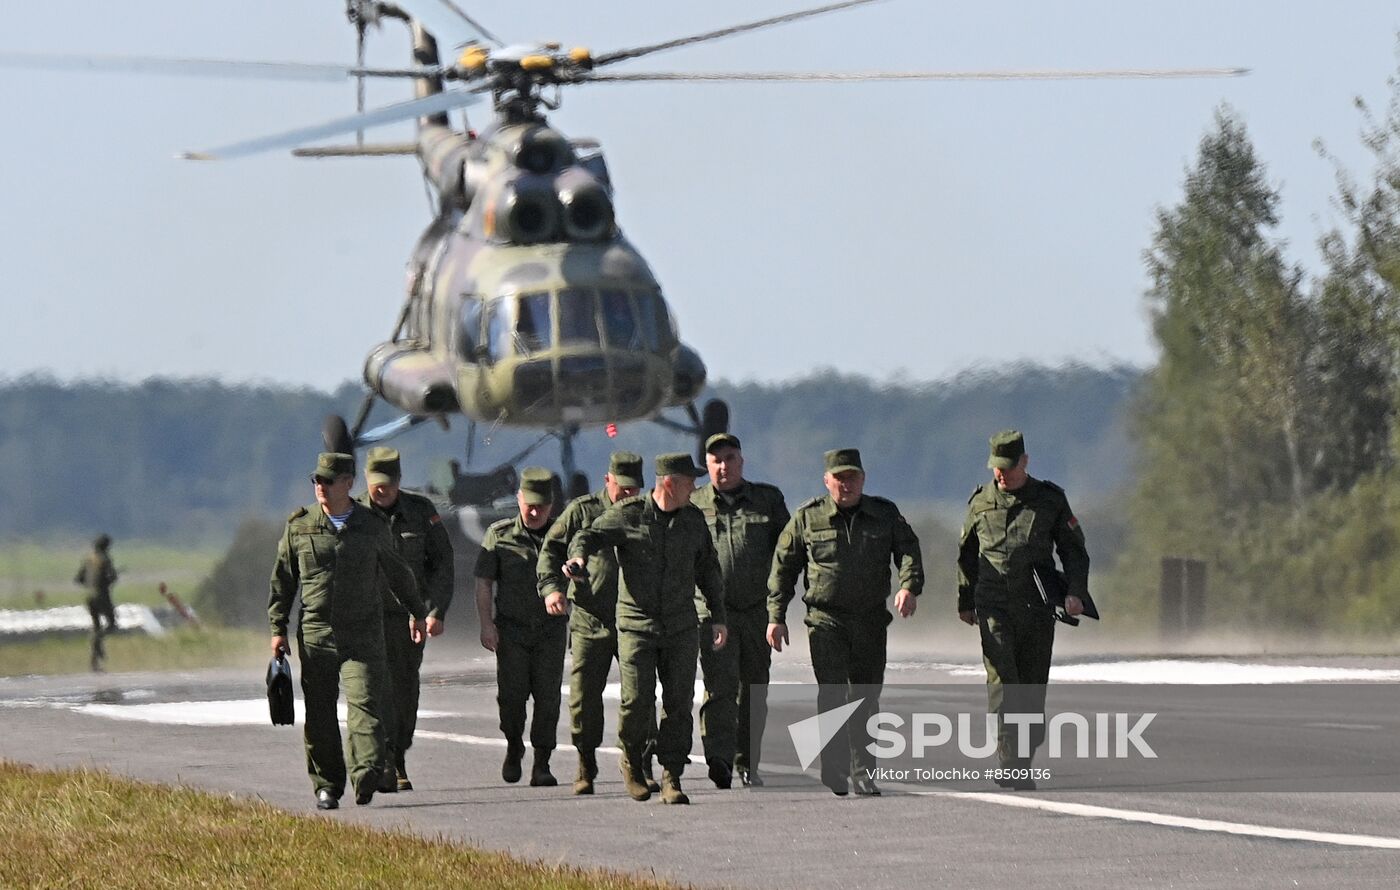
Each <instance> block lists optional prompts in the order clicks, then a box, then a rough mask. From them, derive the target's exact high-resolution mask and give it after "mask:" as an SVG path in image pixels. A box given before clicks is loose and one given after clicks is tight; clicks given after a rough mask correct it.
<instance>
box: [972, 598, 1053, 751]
mask: <svg viewBox="0 0 1400 890" xmlns="http://www.w3.org/2000/svg"><path fill="white" fill-rule="evenodd" d="M977 624H978V626H979V627H980V628H981V631H982V662H983V664H985V665H986V667H987V711H988V712H989V713H990V712H995V713H996V715H997V756H998V758H999V759H1000V761H1001V764H1002V765H1003V766H1009V767H1016V766H1025V765H1027V764H1029V763H1030V757H1025V758H1021V757H1019V756H1017V753H1018V748H1019V744H1020V737H1019V735H1018V734H1017V729H1018V727H1017V725H1016V724H1015V723H1012V724H1011V725H1008V724H1007V723H1006V721H1005V720H1004V719H1002V718H1003V716H1004V715H1006V714H1040V715H1042V717H1043V716H1044V714H1045V684H1046V683H1048V682H1049V680H1050V655H1051V651H1052V650H1053V649H1054V646H1055V617H1054V615H1053V614H1051V613H1050V611H1049V610H1048V609H1046V608H1045V606H1043V605H1042V604H1040V603H1015V604H1011V605H1007V606H983V605H979V606H978V607H977ZM1044 741H1045V724H1044V721H1042V722H1040V723H1038V724H1035V725H1032V726H1030V727H1029V744H1030V748H1029V751H1030V753H1031V755H1032V756H1034V754H1035V750H1036V749H1037V748H1039V747H1040V745H1041V744H1042V743H1043V742H1044Z"/></svg>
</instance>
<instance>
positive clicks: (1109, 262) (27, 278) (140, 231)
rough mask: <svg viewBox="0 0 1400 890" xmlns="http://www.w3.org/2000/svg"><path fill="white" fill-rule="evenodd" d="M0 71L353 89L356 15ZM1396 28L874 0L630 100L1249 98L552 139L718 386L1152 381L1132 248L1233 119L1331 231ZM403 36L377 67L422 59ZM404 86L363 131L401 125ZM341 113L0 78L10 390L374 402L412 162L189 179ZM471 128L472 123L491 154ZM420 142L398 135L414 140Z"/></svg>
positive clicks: (536, 10) (1359, 168) (31, 23)
mask: <svg viewBox="0 0 1400 890" xmlns="http://www.w3.org/2000/svg"><path fill="white" fill-rule="evenodd" d="M462 2H463V4H464V5H465V6H466V8H468V9H469V11H471V12H472V13H473V14H474V15H476V16H477V17H478V18H479V19H480V20H482V22H483V23H484V24H486V25H487V26H488V27H489V28H491V29H492V30H493V31H495V32H496V33H497V34H500V35H501V36H502V37H504V38H506V39H507V40H509V41H520V42H527V41H536V40H539V41H543V40H550V39H558V40H560V41H562V42H564V44H565V45H577V44H582V45H586V46H590V47H592V48H593V49H594V51H595V52H601V51H606V50H609V49H614V48H618V47H624V46H632V45H637V44H644V43H650V42H654V41H656V40H660V39H665V38H669V37H673V36H679V35H683V34H689V33H693V32H697V31H702V30H706V29H710V28H714V27H719V26H722V25H726V24H730V23H733V22H738V21H745V20H749V19H753V18H759V17H763V16H766V15H774V14H778V13H781V12H786V11H791V10H793V9H797V8H801V7H802V6H803V5H804V3H803V2H802V0H743V2H741V0H707V2H705V3H687V4H679V3H656V2H644V0H607V2H594V3H579V2H576V0H575V2H562V0H536V2H531V3H518V2H512V3H506V2H503V0H483V2H468V0H462ZM0 7H3V9H4V20H5V23H6V27H5V28H4V29H3V31H0V50H7V49H8V50H18V49H23V50H28V51H36V52H38V51H50V52H68V53H93V54H124V55H165V56H172V55H173V56H186V57H215V58H235V59H247V60H296V61H312V62H336V63H349V62H350V61H352V59H353V32H352V31H351V29H350V27H349V26H348V25H347V24H346V23H345V21H344V19H343V4H342V3H341V2H340V0H241V2H239V3H190V2H188V0H131V2H125V3H120V4H111V3H97V2H82V3H80V2H67V0H49V2H45V3H27V2H19V0H0ZM1397 29H1400V9H1398V8H1397V7H1396V5H1395V4H1394V2H1393V0H1392V2H1370V0H1344V2H1332V3H1323V2H1319V0H1300V2H1295V3H1290V4H1286V5H1285V4H1278V3H1273V2H1263V0H1245V2H1236V3H1229V4H1221V3H1216V2H1204V0H1171V2H1166V0H1149V2H1140V3H1115V2H1106V0H1105V2H1090V0H1063V2H1055V3H1043V2H1042V3H1032V2H1024V0H1010V2H1003V3H997V4H970V3H964V4H954V3H944V2H931V0H885V2H881V3H876V4H873V5H871V6H870V7H866V8H860V9H856V10H851V11H846V12H841V13H836V14H834V15H831V16H827V17H823V18H819V19H814V20H811V21H806V22H799V23H796V24H792V25H787V26H783V27H780V28H775V29H771V30H769V31H766V32H762V33H756V34H749V35H743V36H739V37H735V38H732V39H729V40H726V41H721V42H716V43H713V44H710V45H706V46H699V47H691V48H687V49H683V50H677V51H674V52H669V53H665V54H658V55H655V56H652V57H649V58H647V59H644V60H638V61H633V62H629V63H626V64H625V65H619V66H618V68H617V69H616V70H618V71H622V70H624V69H630V70H648V71H650V70H775V69H801V70H811V69H829V70H865V69H953V70H977V69H1006V68H1013V69H1026V68H1104V67H1130V68H1142V67H1196V66H1211V67H1216V66H1242V67H1247V68H1250V69H1252V73H1251V74H1250V75H1249V76H1247V77H1243V78H1234V79H1222V80H1161V81H1126V82H1125V81H1109V82H1085V81H1070V82H1053V83H1032V82H1012V83H980V82H953V83H881V84H851V85H781V84H743V85H678V84H660V85H618V84H597V85H593V86H585V87H579V88H574V89H571V90H568V91H566V92H565V94H564V96H563V99H564V105H563V108H562V109H561V110H560V111H558V112H556V113H555V114H554V115H553V116H552V118H551V119H552V121H553V123H554V124H555V125H556V126H557V127H558V128H559V129H561V130H562V131H563V132H564V133H566V134H567V135H569V136H572V137H595V138H597V139H599V140H601V142H602V145H603V147H604V150H605V152H606V154H607V158H608V163H609V166H610V168H611V171H612V175H613V180H614V185H615V187H616V189H617V193H616V203H617V207H618V218H619V222H620V223H621V225H622V226H623V229H624V231H625V232H626V234H627V236H628V237H629V238H630V239H631V240H632V242H633V243H634V244H636V245H637V247H638V248H639V249H640V250H641V251H642V253H643V254H644V255H645V256H646V257H647V259H648V261H649V262H650V263H651V265H652V268H653V270H654V271H655V273H656V274H657V276H658V278H659V280H660V281H661V283H662V286H663V289H664V292H665V293H666V295H667V298H668V299H669V301H670V303H671V305H672V308H673V311H674V313H675V316H676V318H677V320H678V322H679V326H680V330H681V334H682V338H683V339H684V340H686V341H687V342H688V343H690V344H691V345H693V346H694V347H695V348H696V349H697V350H699V352H700V354H701V355H702V356H703V357H704V358H705V360H706V362H707V364H708V365H709V368H710V373H711V377H712V379H726V380H730V381H743V380H757V381H781V380H788V379H793V378H798V377H803V376H807V375H809V374H810V373H812V372H813V371H814V370H816V369H819V368H835V369H838V370H840V371H842V372H847V373H859V374H864V375H867V376H870V377H873V378H875V379H877V380H889V381H928V380H938V379H944V378H947V377H949V376H952V375H955V374H957V373H958V372H961V371H964V370H967V369H969V368H977V369H995V368H998V367H1002V366H1007V365H1010V364H1012V363H1015V362H1018V361H1027V360H1029V361H1038V362H1046V363H1052V364H1053V363H1058V362H1063V361H1070V360H1073V361H1081V362H1087V363H1091V364H1101V365H1108V364H1113V363H1120V362H1122V363H1129V364H1133V365H1139V366H1145V365H1149V364H1151V363H1152V361H1153V346H1152V343H1151V338H1150V333H1149V331H1148V326H1147V320H1146V316H1145V314H1144V310H1143V302H1142V293H1143V291H1144V289H1145V287H1146V285H1147V279H1146V274H1145V271H1144V266H1143V259H1142V255H1143V251H1144V250H1145V249H1146V248H1147V247H1148V246H1149V244H1150V240H1151V236H1152V232H1153V229H1154V224H1155V216H1154V214H1155V212H1156V209H1157V208H1159V207H1162V206H1170V205H1172V204H1174V203H1175V202H1176V201H1178V200H1179V199H1180V194H1181V184H1182V180H1183V176H1184V173H1185V170H1186V169H1187V167H1188V166H1189V165H1191V164H1192V163H1193V161H1194V155H1195V151H1196V147H1197V145H1198V143H1199V141H1200V139H1201V137H1202V135H1203V134H1204V133H1205V132H1206V131H1207V130H1208V129H1209V128H1210V127H1211V124H1212V117H1213V114H1214V113H1215V110H1216V109H1217V108H1218V107H1220V106H1221V105H1222V104H1228V105H1229V106H1230V107H1231V108H1233V109H1234V110H1235V111H1236V112H1237V113H1238V114H1239V115H1240V117H1241V118H1242V119H1243V120H1244V122H1245V124H1246V127H1247V128H1248V131H1249V133H1250V135H1251V137H1252V139H1253V141H1254V143H1255V146H1256V150H1257V152H1258V154H1259V156H1260V158H1261V159H1262V160H1263V162H1264V163H1265V164H1266V166H1267V169H1268V173H1269V178H1270V181H1271V182H1273V183H1274V184H1275V185H1277V186H1278V187H1279V188H1281V190H1282V194H1283V203H1282V213H1283V217H1284V220H1283V225H1282V226H1281V227H1280V229H1279V232H1278V234H1279V235H1280V237H1282V238H1284V239H1286V240H1287V242H1288V245H1289V255H1290V257H1291V258H1292V259H1293V260H1294V261H1296V262H1299V263H1303V264H1304V265H1305V266H1307V267H1309V268H1315V267H1316V265H1317V262H1318V259H1317V250H1316V246H1315V245H1316V241H1317V238H1318V236H1319V235H1320V234H1322V233H1323V232H1325V231H1327V230H1329V229H1331V228H1333V227H1336V226H1338V225H1340V224H1341V222H1342V218H1341V216H1340V214H1339V213H1338V211H1337V210H1336V209H1335V208H1334V206H1333V205H1332V203H1331V201H1332V196H1333V195H1334V194H1335V191H1336V188H1335V173H1334V167H1333V164H1332V162H1330V161H1328V160H1326V159H1324V158H1322V157H1320V156H1319V155H1318V153H1317V151H1316V149H1315V148H1314V142H1315V141H1316V140H1319V139H1320V140H1322V141H1323V143H1324V144H1325V145H1326V146H1327V148H1328V149H1329V150H1330V151H1331V152H1332V153H1333V154H1335V155H1336V156H1337V157H1338V158H1340V159H1341V161H1342V163H1343V164H1344V165H1345V166H1347V167H1348V168H1349V169H1350V170H1352V171H1353V172H1354V173H1356V174H1357V175H1360V176H1361V177H1363V178H1365V177H1367V176H1368V175H1369V170H1370V167H1369V155H1368V154H1367V153H1366V152H1365V150H1364V149H1363V148H1362V146H1361V142H1360V138H1359V132H1360V128H1361V118H1360V116H1359V115H1358V113H1357V111H1356V110H1355V108H1354V107H1353V104H1352V101H1353V98H1354V97H1356V96H1361V97H1363V98H1364V99H1366V100H1367V101H1368V102H1370V103H1371V104H1372V105H1373V106H1375V107H1378V108H1381V109H1384V107H1385V104H1386V102H1387V101H1388V99H1389V96H1390V90H1389V87H1388V86H1387V78H1389V77H1391V76H1393V75H1394V74H1395V71H1396V61H1397V56H1396V45H1397V42H1396V32H1397ZM407 59H408V43H407V35H406V33H405V32H404V31H403V30H402V29H401V28H400V27H397V26H395V25H392V24H390V25H389V26H386V28H385V30H384V31H382V32H381V33H379V34H377V35H372V37H371V55H370V61H371V62H372V63H379V64H384V65H400V64H406V62H407ZM407 90H408V87H407V86H406V85H405V84H403V83H387V84H380V85H377V86H375V87H373V88H372V89H371V93H370V100H371V103H372V104H376V103H377V104H387V103H389V102H394V101H399V100H401V99H404V98H407ZM353 96H354V88H353V85H352V84H345V85H339V84H332V85H324V84H301V83H291V84H271V83H266V82H260V81H251V80H207V79H177V78H169V77H157V76H145V75H143V76H132V75H119V74H101V75H98V74H90V73H72V74H68V73H63V74H60V73H53V72H32V71H15V70H0V121H3V122H4V134H3V138H0V170H3V171H4V172H3V174H0V208H3V209H2V210H0V226H2V228H0V311H3V315H4V318H5V319H6V328H7V329H8V336H7V337H6V346H5V358H4V361H3V364H0V379H4V378H8V379H14V378H16V377H19V376H21V375H24V374H28V373H32V372H44V373H48V374H52V375H54V376H56V377H58V378H59V379H65V380H66V379H75V378H93V377H107V378H112V379H116V380H122V381H139V380H141V379H144V378H146V377H150V376H153V375H159V376H174V377H188V376H197V377H213V378H218V379H222V380H226V381H230V382H264V383H276V384H290V385H303V384H304V385H311V386H316V387H322V388H329V387H333V386H335V385H337V384H338V383H340V382H342V381H345V380H348V379H357V378H358V377H359V375H360V371H361V368H362V366H363V362H364V356H365V354H366V353H367V352H368V350H369V349H370V347H372V346H373V345H374V344H376V343H378V342H380V341H382V340H384V339H386V338H387V337H388V335H389V333H390V328H391V326H392V325H393V322H394V320H395V317H396V314H397V310H398V308H399V306H400V303H401V301H402V299H403V286H404V265H405V261H406V260H407V258H408V254H409V251H410V250H411V248H412V246H413V244H414V242H415V240H416V239H417V237H418V235H419V233H420V232H421V230H422V229H423V227H424V226H426V225H427V223H428V221H429V218H430V205H429V203H428V200H427V198H426V196H425V193H424V188H423V185H422V182H421V179H420V177H419V174H418V171H417V167H416V165H415V164H414V162H413V161H412V159H409V158H394V159H355V160H337V161H308V160H299V159H294V158H291V157H290V156H288V155H286V154H269V155H265V156H260V157H256V158H249V159H245V160H239V161H229V162H223V163H193V162H188V161H180V160H176V159H175V155H176V153H177V152H180V151H183V150H188V149H200V148H208V147H212V146H217V145H221V144H225V143H228V142H231V141H236V140H238V139H242V138H246V137H251V136H258V135H262V134H265V133H270V132H276V131H279V130H282V129H288V128H292V127H296V126H300V125H304V124H309V123H316V122H318V121H321V120H325V119H329V118H332V117H336V116H339V115H341V114H344V113H348V112H349V111H350V110H352V109H353ZM483 114H484V112H482V111H481V110H480V109H478V110H476V111H475V114H474V118H473V123H474V124H476V125H480V124H483V123H484V122H485V121H484V119H483V118H482V115H483ZM409 132H410V130H409V128H408V127H407V126H405V127H401V128H392V127H391V128H386V129H383V130H381V131H379V132H378V133H377V134H374V135H375V136H377V137H382V138H383V139H385V140H392V139H401V138H407V137H408V136H409Z"/></svg>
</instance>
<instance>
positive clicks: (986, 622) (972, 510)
mask: <svg viewBox="0 0 1400 890" xmlns="http://www.w3.org/2000/svg"><path fill="white" fill-rule="evenodd" d="M989 444H990V446H991V455H990V456H989V457H988V458H987V467H988V468H989V469H991V471H992V477H993V484H992V485H979V486H978V487H977V490H976V491H974V492H973V493H972V497H971V498H969V499H968V502H967V519H966V520H965V521H964V522H963V527H962V539H961V544H960V546H959V549H958V617H959V618H960V619H962V621H963V622H965V623H967V624H973V625H976V626H977V627H978V628H979V629H980V630H981V632H982V661H983V663H984V664H985V665H986V667H987V709H988V710H989V711H995V712H996V714H997V717H998V718H999V719H998V729H997V756H998V759H999V760H1000V762H1001V766H1002V767H1003V768H1004V769H1006V770H1009V771H1010V773H1009V774H1008V775H1005V776H1004V777H1002V778H998V779H996V780H995V781H996V783H997V784H998V785H1000V786H1002V787H1003V788H1011V789H1014V790H1026V791H1029V790H1034V789H1035V782H1034V780H1032V779H1031V778H1030V775H1029V772H1028V767H1029V766H1030V762H1031V758H1032V757H1033V756H1034V754H1035V749H1036V748H1038V747H1039V746H1040V744H1041V743H1042V742H1043V741H1044V740H1045V724H1044V719H1043V718H1044V714H1045V684H1046V683H1048V682H1049V680H1050V656H1051V650H1052V649H1053V648H1054V644H1055V612H1054V608H1053V606H1052V605H1051V604H1050V603H1047V602H1046V601H1045V599H1044V597H1042V596H1041V591H1040V586H1043V585H1044V583H1045V580H1044V579H1045V578H1047V577H1049V576H1051V575H1052V574H1054V573H1055V571H1056V569H1055V555H1056V554H1058V555H1059V557H1060V563H1061V565H1063V566H1064V573H1065V580H1066V581H1067V582H1068V593H1067V595H1066V596H1065V603H1064V606H1065V612H1066V613H1068V614H1069V615H1078V614H1080V613H1081V612H1083V611H1084V602H1083V599H1084V597H1086V596H1087V595H1088V590H1089V551H1088V550H1087V549H1086V548H1085V546H1084V530H1083V529H1082V528H1080V527H1079V520H1078V519H1076V518H1075V516H1074V511H1073V510H1071V509H1070V506H1069V499H1068V498H1067V497H1066V496H1065V492H1064V489H1062V488H1060V487H1059V486H1058V485H1056V484H1055V483H1053V482H1047V481H1044V480H1040V479H1035V478H1033V477H1031V476H1030V474H1029V473H1027V472H1026V467H1027V465H1028V464H1029V462H1030V455H1028V454H1027V453H1026V443H1025V438H1024V437H1023V436H1022V435H1021V434H1020V433H1019V432H1017V431H1016V430H1004V431H1002V432H1000V433H997V434H996V435H994V436H992V437H991V439H990V440H989ZM1033 573H1038V574H1039V575H1040V578H1041V585H1040V586H1038V585H1037V583H1036V577H1035V574H1033ZM1006 714H1040V715H1041V717H1042V720H1041V722H1040V723H1039V724H1036V725H1033V726H1031V727H1030V732H1029V733H1028V737H1027V738H1026V739H1025V740H1022V739H1021V738H1020V735H1019V734H1018V733H1016V732H1015V731H1014V730H1015V729H1016V727H1015V726H1008V724H1007V721H1006V720H1005V719H1002V718H1004V716H1005V715H1006ZM1023 750H1024V751H1025V753H1024V754H1022V751H1023ZM1023 773H1024V774H1023Z"/></svg>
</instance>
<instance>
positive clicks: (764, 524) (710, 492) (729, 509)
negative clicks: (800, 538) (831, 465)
mask: <svg viewBox="0 0 1400 890" xmlns="http://www.w3.org/2000/svg"><path fill="white" fill-rule="evenodd" d="M690 502H691V503H692V504H694V505H695V506H696V507H698V508H699V509H700V512H701V513H703V514H705V524H706V525H707V526H709V529H710V536H711V537H712V538H714V541H715V553H716V555H717V556H718V557H719V573H720V577H721V578H723V579H724V605H725V608H727V609H728V610H729V611H731V612H735V611H747V610H749V609H758V608H763V607H764V605H765V604H766V603H767V602H768V571H769V569H770V568H771V567H772V565H773V550H774V549H775V548H776V547H777V546H778V536H779V535H781V534H782V533H783V528H784V527H785V526H786V525H787V524H788V520H789V519H790V518H791V516H789V514H788V508H787V503H786V502H784V501H783V493H782V492H781V491H779V490H778V489H777V488H776V487H775V486H772V485H766V484H764V483H762V482H747V481H746V482H743V483H741V484H740V485H739V487H738V488H736V489H735V490H734V491H733V492H730V495H729V497H728V498H726V497H725V496H724V495H721V494H720V493H719V492H718V491H716V490H715V487H714V485H706V486H705V487H704V488H701V489H699V490H697V491H696V492H695V496H694V497H692V498H691V500H690Z"/></svg>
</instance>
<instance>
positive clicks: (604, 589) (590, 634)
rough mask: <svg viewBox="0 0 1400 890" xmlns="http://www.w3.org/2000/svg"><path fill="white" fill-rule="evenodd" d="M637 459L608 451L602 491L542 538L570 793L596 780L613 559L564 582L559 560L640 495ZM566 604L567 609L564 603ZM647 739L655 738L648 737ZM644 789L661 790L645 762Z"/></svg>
mask: <svg viewBox="0 0 1400 890" xmlns="http://www.w3.org/2000/svg"><path fill="white" fill-rule="evenodd" d="M642 484H643V482H642V458H641V456H640V455H637V454H633V453H632V452H630V451H614V452H613V453H612V457H611V459H610V461H609V464H608V472H607V473H606V474H605V475H604V476H603V488H602V490H600V491H596V492H594V493H592V494H587V495H584V496H583V497H579V498H575V499H574V500H573V501H571V502H570V503H569V506H568V507H566V508H565V509H564V512H563V513H562V514H561V515H560V516H559V518H558V519H556V520H555V521H554V524H553V525H552V526H550V529H549V533H548V534H546V535H545V539H544V547H543V548H542V549H541V551H540V561H539V565H538V567H537V573H538V579H537V580H538V582H539V592H540V595H541V596H543V597H544V598H545V609H546V610H547V611H548V612H549V614H551V615H564V614H566V613H567V614H568V615H569V654H570V658H571V664H572V667H571V668H570V670H569V715H570V717H571V720H572V733H573V742H574V747H575V748H577V749H578V774H577V776H576V777H575V778H574V785H573V791H574V793H575V794H592V793H593V782H594V780H595V779H596V778H597V777H598V758H597V750H598V746H599V745H601V744H602V743H603V690H604V689H605V688H607V685H608V671H609V670H611V668H612V663H613V659H615V658H617V561H616V559H615V558H614V555H613V551H612V550H611V549H610V548H605V549H603V550H600V551H598V552H597V553H595V554H593V556H591V557H589V560H588V577H587V578H586V579H584V580H580V581H569V580H568V579H567V578H565V577H564V574H563V569H564V561H565V560H566V559H568V556H569V544H570V543H571V542H572V541H573V539H574V535H576V534H578V533H579V532H580V531H581V530H583V529H585V528H587V527H588V526H589V525H590V524H592V522H593V520H595V519H597V518H598V517H599V516H602V515H603V511H605V510H607V509H608V507H611V506H612V505H613V504H615V503H617V502H618V501H620V500H622V499H623V498H630V497H633V496H635V495H636V494H637V493H638V492H639V491H641V489H642ZM566 588H567V591H568V594H567V596H568V601H570V602H572V603H573V609H572V611H570V610H569V608H568V605H567V603H566V601H565V589H566ZM652 735H653V738H654V737H655V732H653V733H652ZM643 772H644V773H645V775H646V781H647V786H648V787H649V788H650V789H651V790H652V791H653V792H655V791H660V790H661V786H660V785H658V784H657V783H656V782H655V780H654V779H652V777H651V758H650V757H647V759H646V762H645V763H644V764H643Z"/></svg>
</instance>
